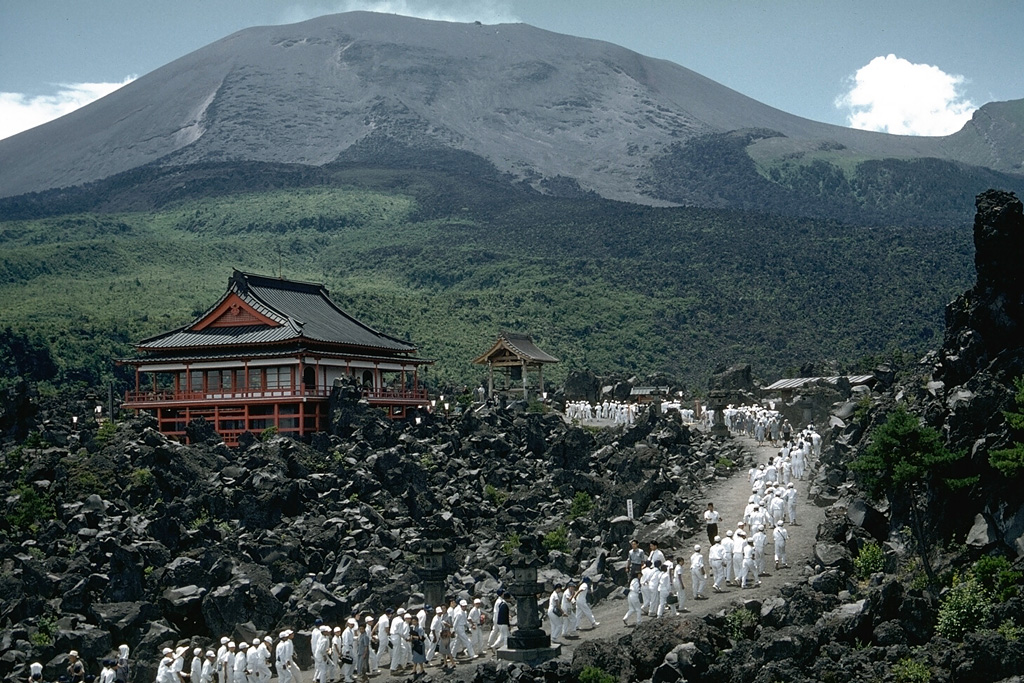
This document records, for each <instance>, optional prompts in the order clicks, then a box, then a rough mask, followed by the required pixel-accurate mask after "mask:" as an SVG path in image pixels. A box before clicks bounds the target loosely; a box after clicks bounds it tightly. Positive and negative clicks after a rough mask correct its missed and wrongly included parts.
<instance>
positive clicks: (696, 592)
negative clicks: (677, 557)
mask: <svg viewBox="0 0 1024 683" xmlns="http://www.w3.org/2000/svg"><path fill="white" fill-rule="evenodd" d="M707 580H708V571H707V568H706V567H705V565H704V556H703V555H701V553H700V546H699V545H695V546H693V555H690V583H691V584H693V599H694V600H706V599H707V597H706V596H705V595H704V587H705V586H706V585H707Z"/></svg>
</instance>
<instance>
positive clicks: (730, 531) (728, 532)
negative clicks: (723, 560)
mask: <svg viewBox="0 0 1024 683" xmlns="http://www.w3.org/2000/svg"><path fill="white" fill-rule="evenodd" d="M725 535H726V536H728V537H729V538H732V529H729V530H728V531H726V532H725Z"/></svg>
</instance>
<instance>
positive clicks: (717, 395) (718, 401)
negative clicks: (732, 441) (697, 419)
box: [708, 389, 730, 438]
mask: <svg viewBox="0 0 1024 683" xmlns="http://www.w3.org/2000/svg"><path fill="white" fill-rule="evenodd" d="M728 400H729V392H728V391H725V390H724V389H712V390H711V391H709V392H708V401H709V403H711V409H712V410H714V411H715V423H714V424H713V425H711V436H714V437H718V438H727V437H729V436H730V434H729V428H728V427H726V426H725V406H726V402H727V401H728Z"/></svg>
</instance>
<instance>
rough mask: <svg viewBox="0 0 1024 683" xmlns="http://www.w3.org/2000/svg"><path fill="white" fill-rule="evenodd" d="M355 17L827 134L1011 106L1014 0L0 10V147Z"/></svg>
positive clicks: (123, 2)
mask: <svg viewBox="0 0 1024 683" xmlns="http://www.w3.org/2000/svg"><path fill="white" fill-rule="evenodd" d="M356 9H369V10H375V11H385V12H394V13H398V14H408V15H413V16H419V17H423V18H429V19H439V20H449V21H474V20H479V21H482V22H484V23H499V22H513V21H519V22H525V23H528V24H532V25H534V26H538V27H540V28H544V29H547V30H551V31H556V32H559V33H567V34H571V35H577V36H583V37H588V38H597V39H601V40H607V41H610V42H613V43H616V44H619V45H622V46H624V47H627V48H630V49H632V50H635V51H637V52H640V53H642V54H645V55H649V56H652V57H658V58H662V59H667V60H670V61H673V62H676V63H677V64H681V65H683V66H685V67H687V68H690V69H693V70H694V71H697V72H698V73H701V74H703V75H705V76H707V77H709V78H711V79H713V80H716V81H718V82H719V83H722V84H724V85H727V86H729V87H731V88H733V89H735V90H738V91H740V92H742V93H743V94H745V95H749V96H750V97H753V98H755V99H758V100H760V101H762V102H765V103H767V104H770V105H772V106H774V107H777V108H779V109H783V110H785V111H788V112H790V113H793V114H797V115H800V116H805V117H807V118H811V119H815V120H819V121H826V122H829V123H835V124H839V125H855V126H857V127H861V128H873V129H877V130H887V131H889V132H902V133H910V134H928V135H940V134H946V133H949V132H952V131H955V130H957V129H958V128H959V127H960V126H961V125H963V122H964V121H966V120H967V119H968V118H969V117H970V114H971V112H972V111H973V110H974V109H975V108H976V107H978V106H981V105H982V104H984V103H986V102H990V101H994V100H1008V99H1018V98H1022V97H1024V49H1022V48H1021V42H1020V41H1021V30H1022V29H1024V2H1020V1H1018V0H1002V1H998V2H997V1H993V0H974V1H972V2H969V3H965V2H963V1H962V0H958V1H955V2H954V1H951V0H928V1H917V0H908V1H904V0H888V1H885V2H882V1H877V0H790V1H785V0H631V1H626V0H616V1H612V0H591V1H582V0H479V1H470V0H323V1H304V0H299V1H284V0H175V1H174V2H170V1H167V0H0V137H5V136H7V135H11V134H13V133H14V132H16V130H15V129H16V128H19V127H20V128H24V127H28V126H30V125H38V124H39V123H43V122H44V121H45V120H46V119H47V118H52V117H54V116H56V115H59V114H60V113H66V112H67V111H70V109H71V108H74V107H75V106H81V105H83V104H86V103H87V102H89V101H91V100H92V99H95V98H96V97H98V96H101V95H102V94H105V93H107V92H110V91H111V90H112V89H113V88H116V87H117V86H118V85H121V84H123V83H125V82H127V81H129V80H130V79H132V78H135V77H138V76H142V75H144V74H146V73H148V72H150V71H153V70H154V69H156V68H158V67H160V66H162V65H163V64H166V63H167V62H170V61H172V60H174V59H176V58H178V57H180V56H182V55H184V54H187V53H188V52H191V51H192V50H195V49H198V48H200V47H202V46H204V45H206V44H208V43H211V42H213V41H215V40H217V39H219V38H222V37H224V36H225V35H228V34H230V33H233V32H234V31H237V30H240V29H243V28H247V27H249V26H256V25H266V24H281V23H291V22H294V21H301V20H304V19H309V18H312V17H315V16H318V15H321V14H330V13H334V12H343V11H349V10H356Z"/></svg>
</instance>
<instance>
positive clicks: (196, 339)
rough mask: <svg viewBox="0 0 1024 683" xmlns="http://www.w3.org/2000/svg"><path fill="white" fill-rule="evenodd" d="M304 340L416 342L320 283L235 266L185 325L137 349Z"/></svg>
mask: <svg viewBox="0 0 1024 683" xmlns="http://www.w3.org/2000/svg"><path fill="white" fill-rule="evenodd" d="M287 342H304V343H315V344H327V345H331V346H335V345H337V346H348V347H358V348H360V349H366V350H375V351H385V352H389V353H413V352H415V351H416V347H415V346H414V345H413V344H410V343H408V342H404V341H402V340H400V339H397V338H395V337H392V336H389V335H386V334H383V333H382V332H378V331H376V330H374V329H373V328H371V327H369V326H367V325H364V324H363V323H361V322H359V321H358V320H356V319H355V318H353V317H352V316H350V315H349V314H348V313H346V312H345V311H343V310H341V309H340V308H339V307H338V305H337V304H335V303H334V302H333V301H331V299H330V295H329V293H328V292H327V289H325V288H324V286H323V285H321V284H316V283H312V282H299V281H297V280H285V279H283V278H274V277H266V276H263V275H254V274H252V273H243V272H241V271H238V270H236V271H234V272H233V273H232V275H231V278H230V279H229V280H228V290H227V292H225V293H224V295H223V296H222V297H221V298H220V299H219V300H218V301H217V303H215V304H214V305H213V306H211V307H210V308H209V309H208V310H207V311H206V312H204V313H203V314H202V315H200V316H199V317H198V318H196V319H195V320H193V321H192V322H191V323H189V324H188V325H185V326H184V327H180V328H178V329H176V330H171V331H170V332H164V333H163V334H158V335H156V336H155V337H150V338H149V339H144V340H142V341H141V342H139V343H138V344H137V348H138V349H139V350H140V351H157V352H159V351H169V350H182V349H194V348H196V347H200V348H204V349H206V348H210V347H223V346H232V347H234V346H252V345H263V344H283V343H287Z"/></svg>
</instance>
